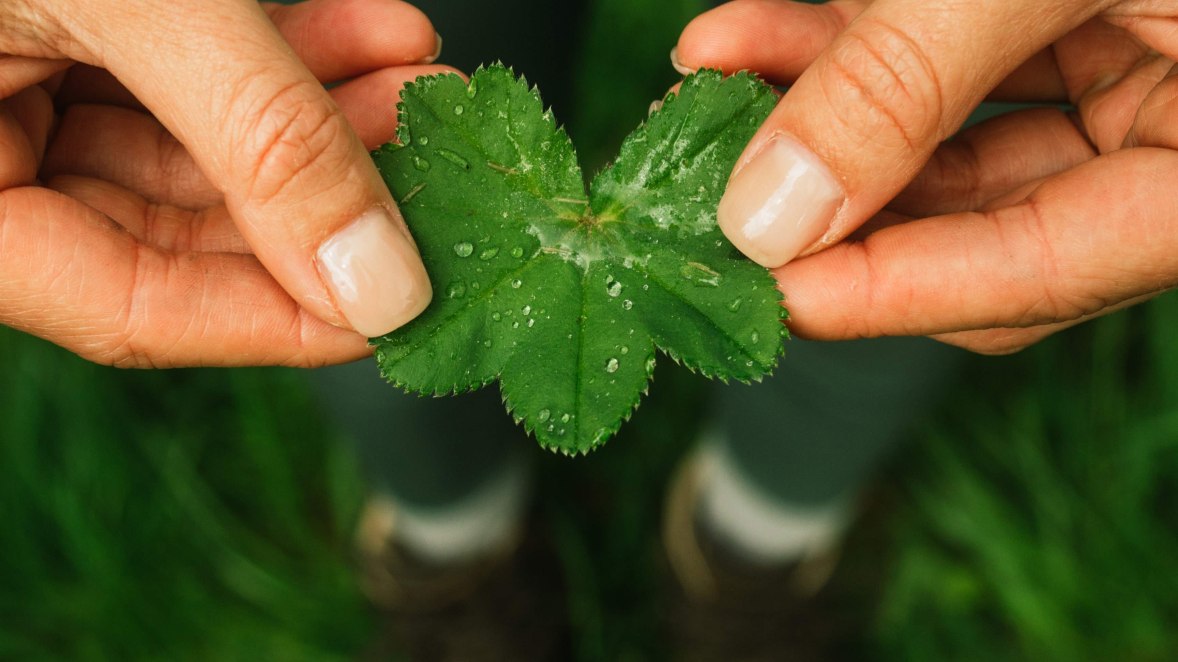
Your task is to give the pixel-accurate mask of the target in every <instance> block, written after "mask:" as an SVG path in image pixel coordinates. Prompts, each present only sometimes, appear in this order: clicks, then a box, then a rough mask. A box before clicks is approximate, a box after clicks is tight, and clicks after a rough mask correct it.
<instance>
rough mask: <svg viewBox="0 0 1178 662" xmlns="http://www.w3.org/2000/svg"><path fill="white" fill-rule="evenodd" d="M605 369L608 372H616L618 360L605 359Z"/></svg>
mask: <svg viewBox="0 0 1178 662" xmlns="http://www.w3.org/2000/svg"><path fill="white" fill-rule="evenodd" d="M605 371H606V372H610V373H613V372H617V371H618V360H617V359H610V360H608V361H606V362H605Z"/></svg>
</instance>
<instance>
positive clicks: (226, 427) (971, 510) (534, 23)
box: [0, 0, 1178, 661]
mask: <svg viewBox="0 0 1178 662" xmlns="http://www.w3.org/2000/svg"><path fill="white" fill-rule="evenodd" d="M419 4H422V5H423V7H424V8H425V9H426V10H427V12H429V13H430V14H431V16H432V17H433V18H434V19H435V23H436V25H437V27H438V29H439V32H440V33H441V34H443V35H444V36H445V38H446V54H445V56H444V57H443V61H445V62H447V63H451V64H455V65H459V66H461V67H464V68H469V67H471V66H472V65H473V64H476V63H478V62H483V61H491V60H496V59H502V60H503V61H505V62H506V63H507V64H512V65H514V66H515V67H516V69H517V71H518V72H520V73H523V74H526V75H528V77H529V79H530V80H532V81H533V82H537V83H538V84H539V85H540V87H541V89H542V90H543V92H544V95H545V98H546V100H547V101H549V102H551V103H552V104H553V105H554V106H555V110H556V113H557V117H558V119H562V120H563V121H565V122H566V123H567V124H568V127H569V130H570V133H571V134H572V136H573V139H574V142H575V143H576V144H577V145H578V146H579V147H580V150H581V156H582V160H583V162H584V163H585V164H586V166H587V169H588V170H590V171H593V170H596V169H598V168H600V166H601V165H602V164H604V162H605V159H606V158H608V156H609V155H611V154H613V153H614V152H615V151H616V149H617V146H618V144H619V143H620V141H621V138H622V137H623V136H624V135H625V134H626V133H628V132H629V131H630V130H631V129H632V128H633V127H634V126H636V125H637V124H638V123H639V122H640V121H641V120H642V118H643V117H644V116H645V113H646V109H647V105H648V104H649V102H650V101H651V100H652V99H653V98H656V97H658V96H661V94H662V93H663V91H664V90H665V89H666V88H667V87H668V86H669V85H670V84H672V83H673V82H674V81H675V80H676V76H675V74H674V72H673V71H672V70H671V69H670V66H669V64H668V62H667V51H668V50H669V49H670V47H671V46H672V45H673V44H674V43H675V40H676V37H677V35H678V33H679V31H680V30H681V29H682V27H683V26H684V25H685V24H686V23H687V21H688V20H690V18H691V17H692V16H694V15H695V14H697V13H699V12H700V11H702V10H704V9H705V8H706V5H707V3H705V2H702V1H697V0H665V1H657V0H649V1H642V2H639V1H635V0H593V1H590V2H587V3H585V4H584V5H583V6H582V5H576V4H570V5H564V4H561V3H525V2H524V0H519V1H516V0H504V2H501V3H464V2H448V3H447V2H435V3H428V2H424V3H419ZM525 4H526V5H528V6H530V7H532V8H531V9H526V8H525V7H524V5H525ZM463 5H466V6H463ZM516 5H519V7H516ZM483 14H486V15H487V16H488V17H489V16H491V14H497V15H499V16H500V17H502V16H503V15H507V16H509V17H510V18H511V20H510V21H506V23H507V24H508V25H507V27H506V28H504V29H505V30H506V32H505V33H504V32H496V33H495V34H487V26H488V25H490V22H489V21H490V20H491V19H490V18H484V17H483V16H482V15H483ZM501 23H505V22H504V21H503V20H502V18H500V19H499V20H498V21H497V24H501ZM390 112H392V109H390ZM1175 328H1178V298H1176V297H1175V296H1172V295H1171V296H1165V297H1162V298H1159V299H1157V300H1155V301H1154V302H1152V303H1149V304H1146V305H1144V306H1139V307H1137V308H1134V309H1131V310H1129V311H1126V312H1122V313H1119V314H1116V315H1113V316H1110V317H1107V318H1104V319H1101V320H1099V321H1097V322H1095V323H1092V324H1087V325H1085V326H1082V327H1080V328H1078V329H1075V330H1072V331H1069V332H1067V333H1064V334H1061V335H1060V336H1058V337H1055V338H1053V339H1051V340H1049V341H1047V342H1045V343H1042V344H1041V345H1039V346H1037V347H1035V348H1032V349H1031V350H1029V351H1026V352H1023V353H1022V354H1019V355H1016V356H1013V357H1005V358H974V359H972V360H971V362H970V364H969V366H968V368H967V370H966V372H965V374H964V375H963V378H962V379H961V380H960V382H959V383H958V384H957V385H956V386H955V388H954V389H953V391H952V393H951V394H949V396H948V397H947V399H946V402H945V405H944V406H943V407H942V408H941V409H940V410H939V411H938V412H937V414H936V415H935V416H933V417H930V418H929V419H928V420H926V421H924V422H923V423H922V425H921V426H920V428H919V429H918V430H917V431H916V432H915V433H914V435H913V438H912V440H911V443H910V444H908V445H907V446H906V447H905V448H904V449H903V450H902V451H901V452H900V453H898V454H897V455H896V456H895V457H893V458H892V460H891V462H890V463H889V464H888V466H886V467H884V468H883V469H882V470H881V471H880V472H879V473H878V475H877V477H876V479H875V481H874V484H873V487H872V488H871V490H870V491H869V498H867V499H866V500H865V508H864V510H863V512H862V515H861V516H860V521H859V522H858V525H857V526H856V527H855V529H854V531H853V534H852V536H851V538H850V540H849V541H848V543H847V547H846V550H845V553H844V557H843V561H842V563H841V564H840V566H839V568H838V570H837V573H836V575H835V577H834V579H833V582H832V584H831V586H830V587H829V589H828V591H827V592H826V596H825V598H824V599H823V601H822V604H821V607H820V608H821V609H822V610H824V612H825V614H826V615H825V616H824V618H826V619H828V620H829V621H830V622H833V623H837V624H838V632H839V638H840V644H839V647H840V650H842V651H843V656H844V657H846V659H854V660H930V661H931V660H945V659H950V660H975V659H976V660H1037V661H1051V660H1060V661H1064V660H1069V661H1070V660H1112V659H1116V660H1143V661H1144V660H1168V659H1173V655H1174V651H1176V650H1178V346H1175V343H1174V342H1173V341H1172V339H1173V337H1174V329H1175ZM788 362H789V357H788V348H787V356H786V358H785V359H784V363H783V368H782V369H788ZM662 363H663V364H664V365H663V366H661V367H660V369H659V372H658V373H657V375H656V377H655V382H654V385H653V387H652V394H651V397H649V398H648V399H647V400H646V402H645V403H644V404H643V406H642V407H641V409H640V410H639V411H638V413H637V415H636V416H635V418H634V420H633V421H632V422H631V423H630V424H629V425H627V426H625V427H624V428H623V430H622V433H621V434H620V435H619V436H618V437H617V438H616V439H614V440H613V441H611V442H610V443H609V444H608V445H606V446H605V448H604V449H602V450H599V451H597V452H596V453H594V454H592V455H591V456H589V457H588V458H583V459H567V458H562V457H556V456H550V455H548V454H547V453H544V452H543V451H541V450H539V449H538V448H537V449H536V450H535V452H536V454H537V455H538V456H539V458H538V460H539V462H538V464H539V467H538V468H539V469H540V471H539V475H540V480H539V485H538V486H537V490H536V494H535V496H536V503H537V506H536V507H537V514H536V518H537V521H538V523H539V527H540V530H541V531H542V533H543V535H544V536H546V537H547V538H548V540H549V542H550V544H551V546H552V547H553V549H555V551H556V556H557V559H558V562H559V563H558V566H559V574H560V576H561V578H562V579H561V582H562V583H563V586H564V587H565V589H566V593H565V595H564V596H563V597H562V598H561V602H560V603H559V604H560V609H559V610H558V614H557V615H556V616H557V618H558V619H559V620H560V622H561V623H562V624H565V625H566V626H567V634H566V635H564V639H563V641H564V642H565V643H564V644H563V645H564V646H565V647H566V648H567V650H566V651H565V652H564V653H562V655H563V656H564V658H565V659H575V660H587V661H592V660H648V659H650V660H659V659H664V657H665V649H664V643H663V642H662V641H661V638H660V618H661V617H662V614H663V609H664V605H663V604H662V603H661V598H660V596H661V595H662V594H663V591H662V590H661V589H662V588H664V587H665V583H666V582H667V581H668V575H667V568H666V563H665V561H664V559H663V553H662V548H661V545H660V542H659V539H658V531H659V517H660V509H661V506H662V499H663V490H664V486H665V485H666V482H667V478H668V475H669V473H670V472H671V470H672V468H673V467H674V466H675V463H676V461H677V459H678V458H679V457H680V455H681V454H682V453H683V451H685V450H686V449H687V447H688V444H689V443H690V442H691V441H692V440H693V439H694V438H695V436H696V433H697V429H696V426H697V425H698V423H699V421H698V420H697V419H696V418H694V416H696V414H694V413H693V412H697V411H700V410H701V409H702V407H698V406H693V403H698V402H699V401H700V399H701V398H702V397H703V394H704V391H703V388H702V387H703V385H704V382H703V381H702V379H701V378H698V377H695V376H693V375H690V374H687V373H685V372H683V371H680V370H677V369H676V368H674V367H673V366H671V365H669V364H670V363H671V362H670V361H663V362H662ZM0 365H3V366H4V369H3V370H0V518H2V520H0V659H5V660H8V659H12V660H108V659H119V660H143V659H153V660H154V659H168V660H236V659H250V660H254V659H273V660H333V659H356V658H358V657H365V656H367V657H373V656H375V655H377V653H374V651H375V650H376V648H374V646H375V644H374V642H378V641H379V642H382V643H381V644H380V647H379V650H380V653H379V655H380V656H384V657H391V658H393V659H396V658H397V656H398V647H397V643H396V638H395V635H394V636H393V637H392V640H391V641H390V639H389V634H388V630H389V628H388V627H387V623H386V622H385V621H384V619H383V618H382V617H380V616H378V615H377V614H376V613H375V612H373V611H371V610H370V608H369V607H368V606H367V604H366V601H365V599H364V597H363V596H362V594H361V593H360V590H359V587H358V583H357V572H356V567H355V554H354V552H353V543H352V539H353V530H354V527H355V524H356V519H357V516H358V514H359V510H360V507H361V505H362V504H363V500H364V496H365V488H364V486H363V484H362V482H361V480H360V478H359V475H360V474H359V472H358V469H357V466H356V462H355V459H354V458H353V457H352V454H351V450H350V446H349V445H348V444H347V443H345V442H344V441H343V440H342V439H341V434H340V433H339V432H338V431H336V430H334V429H333V427H332V426H331V425H330V424H329V423H328V421H327V419H326V418H325V416H324V415H323V414H322V412H321V410H320V408H319V407H318V403H317V402H316V400H315V398H314V397H313V396H312V391H311V389H310V387H309V386H308V379H307V374H306V373H304V372H300V371H295V370H287V369H251V370H172V371H160V372H147V371H142V372H121V371H117V370H113V369H108V368H102V367H98V366H94V365H90V364H87V363H85V362H83V361H81V360H79V359H77V358H76V357H74V356H72V355H70V354H68V353H67V352H64V351H62V350H59V349H57V348H56V347H53V346H51V345H48V344H46V343H43V342H40V341H38V340H35V339H32V338H30V337H27V336H24V335H22V334H19V333H16V332H14V331H11V330H8V329H3V328H0ZM372 370H373V371H375V370H376V367H375V364H373V366H372ZM390 388H391V387H390ZM783 424H784V425H786V426H788V424H789V422H788V421H784V422H783ZM395 426H396V421H393V420H390V421H389V427H390V430H393V429H395ZM816 608H819V607H816Z"/></svg>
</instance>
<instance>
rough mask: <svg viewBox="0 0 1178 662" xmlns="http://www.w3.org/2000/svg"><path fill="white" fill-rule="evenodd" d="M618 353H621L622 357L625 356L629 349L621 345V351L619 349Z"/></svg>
mask: <svg viewBox="0 0 1178 662" xmlns="http://www.w3.org/2000/svg"><path fill="white" fill-rule="evenodd" d="M619 351H621V352H622V356H625V355H627V354H629V353H630V348H629V347H626V346H625V345H622V347H621V349H620V350H619Z"/></svg>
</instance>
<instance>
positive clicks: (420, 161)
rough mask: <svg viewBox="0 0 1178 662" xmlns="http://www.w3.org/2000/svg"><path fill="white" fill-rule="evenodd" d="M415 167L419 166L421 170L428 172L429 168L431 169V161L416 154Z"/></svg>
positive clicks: (414, 158)
mask: <svg viewBox="0 0 1178 662" xmlns="http://www.w3.org/2000/svg"><path fill="white" fill-rule="evenodd" d="M413 167H414V168H417V169H418V170H420V171H422V172H426V171H427V170H429V161H426V160H425V159H423V158H421V157H420V156H415V157H413Z"/></svg>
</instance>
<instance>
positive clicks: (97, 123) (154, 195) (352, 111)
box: [42, 66, 452, 211]
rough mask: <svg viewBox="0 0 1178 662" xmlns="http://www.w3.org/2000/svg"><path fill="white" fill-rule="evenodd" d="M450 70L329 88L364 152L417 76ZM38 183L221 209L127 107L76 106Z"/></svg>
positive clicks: (173, 146)
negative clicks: (56, 180) (97, 185)
mask: <svg viewBox="0 0 1178 662" xmlns="http://www.w3.org/2000/svg"><path fill="white" fill-rule="evenodd" d="M446 71H452V70H451V69H449V68H447V67H441V66H415V67H396V68H392V69H382V70H380V71H375V72H373V73H370V74H366V75H364V76H361V77H360V78H357V79H355V80H352V81H348V82H347V83H344V84H342V85H339V86H337V87H336V88H334V89H332V90H331V96H332V98H333V99H335V101H336V103H337V104H338V105H339V107H340V109H341V110H342V111H343V114H344V116H345V117H346V118H347V120H348V122H349V124H351V125H352V126H353V128H354V129H355V130H356V132H357V135H358V136H359V137H360V138H361V141H362V142H363V143H364V145H365V147H366V148H368V149H372V148H374V147H377V146H379V145H382V144H384V143H386V142H388V141H389V140H391V139H392V136H393V134H394V133H395V131H396V126H397V111H396V105H397V101H399V100H400V94H401V89H402V88H403V87H404V85H405V83H407V82H409V81H412V80H414V79H415V78H416V77H417V76H427V75H433V74H438V73H443V72H446ZM42 174H43V176H44V177H45V178H52V177H56V176H59V175H81V176H84V177H90V178H97V179H105V180H108V181H110V182H112V183H114V184H117V185H118V186H119V187H121V188H125V189H129V190H131V191H134V192H135V193H137V194H138V195H139V196H142V197H143V198H146V199H147V200H148V201H150V202H152V203H156V204H159V205H166V206H174V207H180V208H183V209H187V210H193V211H198V210H202V209H206V208H209V207H213V206H217V205H220V204H221V201H222V196H221V192H220V191H218V190H217V189H215V188H214V187H213V185H212V184H211V183H210V182H209V180H208V179H207V178H206V177H205V176H204V174H203V173H202V172H201V171H200V169H199V168H198V167H197V165H196V162H195V161H194V160H193V158H192V156H191V155H190V154H189V153H188V150H187V149H185V148H184V146H183V145H181V144H180V143H179V141H177V140H176V139H175V138H174V137H173V136H172V134H171V133H169V132H168V131H167V129H165V128H164V127H163V125H161V124H160V123H159V122H158V121H156V120H155V119H154V118H152V117H150V116H148V115H145V114H144V113H142V112H138V111H135V110H130V109H127V108H121V107H115V106H106V105H94V104H79V105H74V106H71V107H69V109H67V110H66V112H65V114H64V115H63V116H62V121H61V123H60V126H59V128H58V130H57V134H56V139H55V141H54V146H53V149H52V150H50V154H49V158H48V159H47V161H46V163H45V166H44V168H43V170H42Z"/></svg>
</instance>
